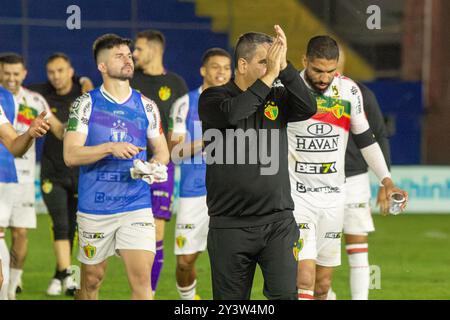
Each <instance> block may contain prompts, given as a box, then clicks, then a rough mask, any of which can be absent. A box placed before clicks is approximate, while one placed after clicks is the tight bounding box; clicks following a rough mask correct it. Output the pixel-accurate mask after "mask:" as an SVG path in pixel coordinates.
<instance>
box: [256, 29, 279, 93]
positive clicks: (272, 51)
mask: <svg viewBox="0 0 450 320" xmlns="http://www.w3.org/2000/svg"><path fill="white" fill-rule="evenodd" d="M282 54H283V43H282V41H281V40H280V39H279V38H278V36H277V38H276V39H275V40H274V42H273V43H272V45H271V46H270V47H269V49H268V50H267V56H266V67H267V69H266V73H265V74H264V76H263V77H262V78H261V81H263V82H264V83H265V84H266V85H267V86H268V87H272V83H273V82H274V81H275V79H276V78H277V77H278V75H279V74H280V66H281V56H282Z"/></svg>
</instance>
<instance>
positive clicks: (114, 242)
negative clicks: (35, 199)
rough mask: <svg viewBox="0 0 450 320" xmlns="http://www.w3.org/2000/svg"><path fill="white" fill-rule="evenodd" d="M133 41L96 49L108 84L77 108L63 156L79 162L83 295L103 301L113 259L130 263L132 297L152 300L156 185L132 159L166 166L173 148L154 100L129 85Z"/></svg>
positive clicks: (110, 37) (98, 44)
mask: <svg viewBox="0 0 450 320" xmlns="http://www.w3.org/2000/svg"><path fill="white" fill-rule="evenodd" d="M130 43H131V41H130V40H128V39H123V38H121V37H119V36H117V35H114V34H106V35H103V36H101V37H99V38H98V39H97V40H96V41H95V42H94V46H93V51H94V57H95V61H96V63H97V68H98V70H99V71H100V73H101V75H102V78H103V85H102V86H101V87H99V88H96V89H94V90H93V91H90V92H89V93H87V94H84V95H83V96H81V97H79V98H78V99H77V100H76V101H75V102H74V103H73V105H72V109H71V113H70V117H69V124H68V132H67V134H66V136H65V137H64V161H65V162H66V164H67V165H68V166H70V167H71V166H80V175H79V186H78V213H77V222H78V231H79V232H78V234H79V253H78V259H79V261H80V262H81V289H80V292H79V294H78V295H77V298H78V299H97V298H98V290H99V288H100V285H101V283H102V280H103V278H104V275H105V271H106V266H107V259H108V257H110V256H112V255H114V254H115V253H118V254H119V255H120V256H121V257H122V259H123V261H124V264H125V269H126V272H127V275H128V282H129V284H130V287H131V292H132V299H152V298H153V294H152V288H151V285H150V272H151V268H152V264H153V260H154V255H155V225H154V219H153V214H152V209H151V207H152V203H151V199H150V189H149V188H148V185H147V184H146V183H145V182H144V181H142V180H141V179H138V180H134V179H132V178H131V174H130V168H131V167H132V166H133V160H135V159H139V160H146V159H147V155H146V152H145V150H146V147H147V145H148V146H149V147H150V148H151V149H152V154H153V158H152V160H151V161H152V162H157V163H160V164H166V163H167V162H168V160H169V152H168V149H167V144H166V140H165V138H164V135H163V131H162V127H161V120H160V117H159V111H158V107H157V106H156V104H155V103H154V102H153V101H152V100H150V99H148V98H146V97H145V96H143V95H142V94H140V93H139V92H137V91H135V90H133V89H131V87H130V84H129V80H130V79H131V78H132V77H133V72H134V65H133V60H132V55H131V51H130V48H129V45H130Z"/></svg>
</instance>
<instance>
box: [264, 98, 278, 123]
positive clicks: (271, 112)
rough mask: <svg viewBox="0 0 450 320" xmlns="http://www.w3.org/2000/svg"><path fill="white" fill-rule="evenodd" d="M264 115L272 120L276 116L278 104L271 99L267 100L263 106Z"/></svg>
mask: <svg viewBox="0 0 450 320" xmlns="http://www.w3.org/2000/svg"><path fill="white" fill-rule="evenodd" d="M264 115H265V116H266V118H268V119H270V120H272V121H274V120H275V119H276V118H277V117H278V106H277V105H276V104H275V102H273V101H267V103H266V105H265V106H264Z"/></svg>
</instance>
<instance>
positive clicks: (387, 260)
mask: <svg viewBox="0 0 450 320" xmlns="http://www.w3.org/2000/svg"><path fill="white" fill-rule="evenodd" d="M374 219H375V226H376V229H377V230H376V232H375V233H373V234H371V235H370V237H369V257H370V260H369V261H370V264H371V265H376V266H379V268H380V271H381V277H380V279H381V282H380V283H379V285H380V286H381V288H380V289H373V290H371V291H370V299H449V298H450V268H449V266H450V254H449V247H450V215H408V214H403V215H399V216H389V217H381V216H379V215H376V216H374ZM50 228H51V227H50V218H49V216H48V215H38V228H37V229H36V230H32V231H31V232H30V234H29V252H28V257H27V261H26V265H25V271H24V275H23V281H24V292H22V293H21V294H19V295H18V299H30V300H31V299H33V300H34V299H39V300H43V299H71V298H70V297H63V296H61V297H57V298H51V297H48V296H46V295H45V290H46V288H47V286H48V283H49V281H50V278H51V276H52V275H53V273H54V268H55V257H54V254H53V249H52V245H51V235H50V234H51V233H50ZM173 234H174V219H172V221H171V222H170V223H168V225H167V227H166V238H165V264H164V268H163V272H162V276H161V279H160V282H159V285H158V290H157V294H156V298H157V299H178V294H177V292H176V289H175V257H174V254H173V243H174V236H173ZM8 238H9V236H8ZM73 262H74V264H77V265H78V264H79V263H78V262H77V260H76V258H75V257H74V258H73ZM197 274H198V287H197V292H198V293H199V294H200V296H201V297H202V299H211V298H212V293H211V279H210V277H211V275H210V271H209V260H208V256H207V253H206V252H205V253H204V254H202V255H201V256H200V259H199V261H198V262H197ZM262 283H263V280H262V276H261V273H260V271H259V270H258V271H257V274H256V276H255V280H254V285H253V291H252V299H265V298H264V296H263V295H262ZM333 289H334V291H335V292H336V293H337V297H338V299H350V292H349V285H348V263H347V257H346V255H345V252H344V251H343V254H342V266H341V267H339V268H337V269H336V272H335V277H334V282H333ZM129 297H130V291H129V288H128V282H127V279H126V275H125V272H124V267H123V264H122V261H121V260H120V259H119V258H117V257H111V258H110V259H109V265H108V270H107V273H106V279H105V281H104V283H103V285H102V288H101V291H100V299H128V298H129Z"/></svg>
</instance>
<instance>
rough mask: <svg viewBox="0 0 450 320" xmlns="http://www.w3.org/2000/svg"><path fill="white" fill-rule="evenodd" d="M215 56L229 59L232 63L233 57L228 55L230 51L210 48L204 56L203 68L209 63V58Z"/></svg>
mask: <svg viewBox="0 0 450 320" xmlns="http://www.w3.org/2000/svg"><path fill="white" fill-rule="evenodd" d="M215 56H220V57H227V58H228V59H230V61H231V55H230V54H229V53H228V51H226V50H224V49H222V48H210V49H208V50H206V51H205V53H204V54H203V56H202V66H204V65H205V64H207V63H208V60H209V58H211V57H215Z"/></svg>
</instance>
